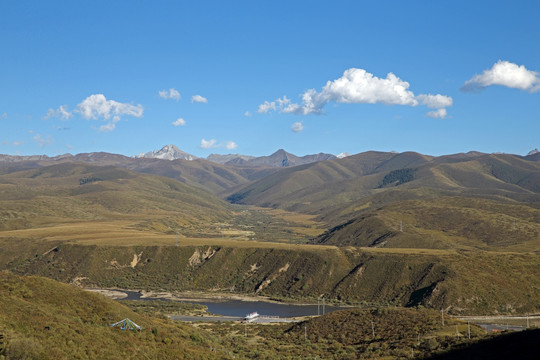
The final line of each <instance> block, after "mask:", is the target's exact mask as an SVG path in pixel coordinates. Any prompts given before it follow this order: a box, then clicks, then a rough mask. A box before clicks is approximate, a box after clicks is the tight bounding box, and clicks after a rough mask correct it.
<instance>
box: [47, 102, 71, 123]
mask: <svg viewBox="0 0 540 360" xmlns="http://www.w3.org/2000/svg"><path fill="white" fill-rule="evenodd" d="M72 116H73V113H72V112H70V111H69V110H68V106H67V105H61V106H59V107H58V109H56V110H54V109H49V110H47V114H46V115H45V117H44V118H43V119H49V118H52V117H57V118H60V119H62V120H69V118H70V117H72Z"/></svg>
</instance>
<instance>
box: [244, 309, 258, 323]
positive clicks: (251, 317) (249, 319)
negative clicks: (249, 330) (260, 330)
mask: <svg viewBox="0 0 540 360" xmlns="http://www.w3.org/2000/svg"><path fill="white" fill-rule="evenodd" d="M258 317H259V314H258V313H257V312H256V311H254V312H252V313H249V314H247V315H246V317H245V318H244V320H245V321H247V322H252V321H253V320H255V319H256V318H258Z"/></svg>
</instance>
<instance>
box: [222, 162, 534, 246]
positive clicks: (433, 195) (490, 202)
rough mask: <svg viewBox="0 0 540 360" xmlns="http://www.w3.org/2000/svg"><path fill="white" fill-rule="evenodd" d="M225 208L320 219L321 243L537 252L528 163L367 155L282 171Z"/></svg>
mask: <svg viewBox="0 0 540 360" xmlns="http://www.w3.org/2000/svg"><path fill="white" fill-rule="evenodd" d="M228 200H229V201H231V202H235V203H243V204H256V205H259V206H268V207H274V208H282V209H287V210H290V211H298V212H303V213H309V214H313V215H317V216H318V219H319V220H320V221H323V222H325V223H327V224H328V228H329V229H328V231H327V232H326V233H325V234H324V235H322V236H320V237H319V238H317V239H315V240H314V242H315V243H326V244H333V245H353V246H392V247H417V248H418V247H424V248H463V247H475V248H483V249H495V248H499V247H502V248H505V249H507V250H508V249H509V248H512V249H513V250H518V251H522V250H525V251H527V250H538V249H540V247H539V245H540V212H539V209H540V206H539V205H538V204H540V162H539V161H538V159H537V158H531V157H520V156H515V155H504V154H500V155H492V154H490V155H486V154H475V153H472V154H461V155H460V154H458V155H454V156H445V157H438V158H434V157H428V156H423V155H420V154H416V153H402V154H392V153H375V152H368V153H363V154H358V155H355V156H351V157H348V158H345V159H340V160H332V161H325V162H320V163H315V164H309V165H305V166H299V167H295V168H291V169H286V170H282V171H279V172H277V173H274V174H272V175H270V176H268V177H266V178H264V179H261V180H258V181H256V182H254V183H252V184H250V185H247V186H245V187H244V188H242V189H240V190H236V192H235V193H233V194H231V195H230V196H229V197H228ZM400 223H403V224H405V231H400V225H399V224H400ZM401 230H403V228H402V229H401Z"/></svg>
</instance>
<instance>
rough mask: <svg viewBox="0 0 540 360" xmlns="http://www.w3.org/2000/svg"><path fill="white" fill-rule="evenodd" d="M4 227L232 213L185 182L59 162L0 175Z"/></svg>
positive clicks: (0, 225) (203, 218)
mask: <svg viewBox="0 0 540 360" xmlns="http://www.w3.org/2000/svg"><path fill="white" fill-rule="evenodd" d="M0 194H1V197H2V201H1V202H0V214H1V215H0V218H1V222H0V229H2V230H13V229H21V228H32V227H35V226H38V225H39V226H52V225H54V224H59V223H65V222H74V221H96V220H111V219H133V220H137V219H138V220H140V221H143V220H144V221H147V220H151V219H153V218H156V217H158V218H167V217H170V218H172V219H175V220H174V221H176V222H179V223H184V224H185V223H198V222H210V221H216V220H219V219H224V218H228V217H230V209H229V207H228V204H227V203H225V202H224V201H222V200H220V199H218V198H216V197H215V196H213V195H211V194H209V193H207V192H205V191H204V190H201V189H199V188H195V187H192V186H189V185H186V184H184V183H182V182H179V181H176V180H173V179H170V178H166V177H159V176H154V175H145V174H141V173H138V172H135V171H131V170H127V169H123V168H118V167H114V166H95V165H89V164H86V163H73V162H69V163H67V162H66V163H60V164H57V165H51V166H45V167H40V168H37V169H32V170H23V171H18V172H12V173H9V174H5V175H0Z"/></svg>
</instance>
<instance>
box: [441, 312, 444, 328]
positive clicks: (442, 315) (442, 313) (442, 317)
mask: <svg viewBox="0 0 540 360" xmlns="http://www.w3.org/2000/svg"><path fill="white" fill-rule="evenodd" d="M441 320H442V326H444V310H443V309H441Z"/></svg>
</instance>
